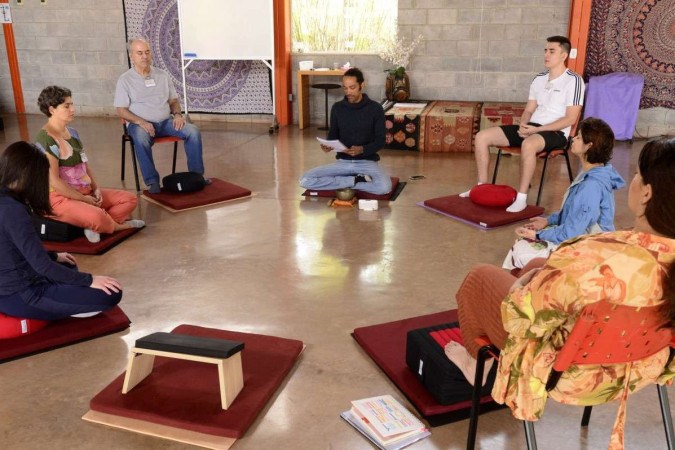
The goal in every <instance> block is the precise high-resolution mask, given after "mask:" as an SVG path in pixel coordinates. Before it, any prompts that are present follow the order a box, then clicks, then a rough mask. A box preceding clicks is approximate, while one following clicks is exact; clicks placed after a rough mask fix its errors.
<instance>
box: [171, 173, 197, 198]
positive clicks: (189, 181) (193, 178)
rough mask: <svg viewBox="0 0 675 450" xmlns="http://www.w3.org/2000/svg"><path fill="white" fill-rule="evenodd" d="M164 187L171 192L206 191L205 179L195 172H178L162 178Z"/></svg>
mask: <svg viewBox="0 0 675 450" xmlns="http://www.w3.org/2000/svg"><path fill="white" fill-rule="evenodd" d="M162 186H164V189H166V190H167V191H169V192H177V193H187V192H195V191H201V190H202V189H204V177H203V176H202V175H200V174H198V173H194V172H176V173H172V174H171V175H167V176H165V177H164V178H162Z"/></svg>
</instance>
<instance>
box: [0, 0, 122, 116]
mask: <svg viewBox="0 0 675 450" xmlns="http://www.w3.org/2000/svg"><path fill="white" fill-rule="evenodd" d="M10 7H11V12H12V19H13V22H14V24H13V29H14V37H15V41H16V48H17V55H18V59H19V70H20V73H21V81H22V86H23V94H24V100H25V106H26V112H29V113H39V109H38V107H37V105H36V101H37V96H38V95H39V93H40V91H41V90H42V89H43V88H44V87H45V86H48V85H50V84H58V85H61V86H65V87H67V88H69V89H71V90H72V91H73V100H74V101H75V103H76V105H77V107H78V113H79V114H81V115H90V116H101V115H112V114H115V109H114V108H113V106H112V101H113V95H114V91H115V84H116V82H117V78H118V77H119V75H120V74H121V73H122V72H124V71H125V70H127V69H128V65H127V54H126V42H125V37H124V14H123V10H122V0H107V1H96V0H49V1H47V2H46V3H45V4H42V3H40V2H39V1H38V0H24V1H23V2H22V4H17V2H16V0H10ZM3 40H4V36H3ZM14 110H15V108H14V97H13V93H12V85H11V79H10V75H9V67H8V65H7V56H6V50H5V46H4V45H2V61H1V62H0V111H14Z"/></svg>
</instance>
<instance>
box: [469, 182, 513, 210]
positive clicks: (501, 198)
mask: <svg viewBox="0 0 675 450" xmlns="http://www.w3.org/2000/svg"><path fill="white" fill-rule="evenodd" d="M517 194H518V192H517V191H516V190H515V189H513V188H512V187H511V186H507V185H505V184H479V185H478V186H474V188H473V189H471V192H470V193H469V198H470V199H471V201H472V202H474V203H475V204H476V205H480V206H509V205H510V204H511V203H513V202H514V201H515V199H516V195H517Z"/></svg>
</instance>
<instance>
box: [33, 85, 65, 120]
mask: <svg viewBox="0 0 675 450" xmlns="http://www.w3.org/2000/svg"><path fill="white" fill-rule="evenodd" d="M72 96H73V94H72V92H70V89H68V88H64V87H61V86H47V87H46V88H44V89H43V90H42V92H40V95H39V96H38V99H37V104H38V107H40V111H42V113H43V114H44V115H45V116H47V117H51V116H52V113H51V112H49V108H50V107H53V108H56V107H57V106H59V105H60V104H61V103H63V102H65V101H66V97H72Z"/></svg>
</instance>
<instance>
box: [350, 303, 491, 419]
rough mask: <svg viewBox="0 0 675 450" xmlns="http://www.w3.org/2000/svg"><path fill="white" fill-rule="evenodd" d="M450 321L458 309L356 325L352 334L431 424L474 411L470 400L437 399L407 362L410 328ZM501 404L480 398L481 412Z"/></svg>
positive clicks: (465, 416)
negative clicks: (448, 401)
mask: <svg viewBox="0 0 675 450" xmlns="http://www.w3.org/2000/svg"><path fill="white" fill-rule="evenodd" d="M449 322H457V310H456V309H453V310H450V311H443V312H440V313H435V314H429V315H426V316H419V317H412V318H410V319H404V320H398V321H395V322H388V323H382V324H378V325H371V326H367V327H361V328H356V329H355V330H354V333H353V334H352V336H353V337H354V339H356V342H358V343H359V345H361V347H362V348H363V350H365V352H366V353H367V354H368V356H370V357H371V358H372V360H373V361H375V363H376V364H377V365H378V366H379V367H380V369H382V370H383V371H384V373H385V374H386V375H387V376H388V377H389V379H390V380H391V381H392V382H393V383H394V384H395V385H396V387H398V388H399V390H400V391H401V392H402V393H403V395H405V396H406V397H407V398H408V400H410V403H412V404H413V405H414V406H415V408H416V409H417V411H419V413H420V414H421V415H423V416H424V418H425V419H426V420H427V421H428V422H429V424H430V425H431V426H432V427H435V426H439V425H445V424H447V423H450V422H456V421H458V420H464V419H467V418H468V417H469V414H470V412H471V400H467V401H464V402H459V403H455V404H452V405H441V404H439V403H437V402H436V400H434V398H433V397H432V396H431V394H430V393H429V391H427V389H426V388H425V387H424V385H423V384H422V383H421V382H420V381H419V380H418V379H417V377H416V376H415V374H414V373H413V372H412V371H411V370H410V368H408V366H407V364H406V362H405V355H406V337H407V335H408V331H411V330H416V329H418V328H426V327H431V326H434V325H439V324H442V323H449ZM498 408H502V405H497V404H496V403H494V402H492V398H491V397H489V396H486V397H483V398H482V399H481V413H483V412H487V411H491V410H493V409H498Z"/></svg>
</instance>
